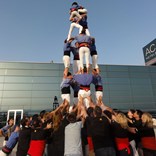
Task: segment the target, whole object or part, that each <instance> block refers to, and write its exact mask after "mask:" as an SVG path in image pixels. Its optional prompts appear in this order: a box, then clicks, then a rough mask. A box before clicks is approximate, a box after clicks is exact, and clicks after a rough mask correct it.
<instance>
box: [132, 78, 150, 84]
mask: <svg viewBox="0 0 156 156" xmlns="http://www.w3.org/2000/svg"><path fill="white" fill-rule="evenodd" d="M131 84H136V85H138V84H142V85H144V84H146V85H151V80H150V79H149V78H131Z"/></svg>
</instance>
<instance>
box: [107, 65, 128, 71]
mask: <svg viewBox="0 0 156 156" xmlns="http://www.w3.org/2000/svg"><path fill="white" fill-rule="evenodd" d="M107 71H128V66H122V65H108V66H107Z"/></svg>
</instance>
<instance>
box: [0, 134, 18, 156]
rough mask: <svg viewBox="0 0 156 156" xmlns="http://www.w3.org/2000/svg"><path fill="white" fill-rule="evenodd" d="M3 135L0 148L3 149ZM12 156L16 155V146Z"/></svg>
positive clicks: (0, 139)
mask: <svg viewBox="0 0 156 156" xmlns="http://www.w3.org/2000/svg"><path fill="white" fill-rule="evenodd" d="M3 140H4V138H3V137H0V149H2V146H3ZM11 156H16V147H15V148H14V150H13V151H12V155H11Z"/></svg>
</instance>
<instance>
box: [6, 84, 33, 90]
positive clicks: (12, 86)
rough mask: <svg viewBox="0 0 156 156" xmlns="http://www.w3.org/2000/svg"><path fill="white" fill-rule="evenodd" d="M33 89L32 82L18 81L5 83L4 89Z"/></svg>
mask: <svg viewBox="0 0 156 156" xmlns="http://www.w3.org/2000/svg"><path fill="white" fill-rule="evenodd" d="M31 89H32V84H22V83H21V84H18V83H15V84H12V83H10V84H8V83H5V84H4V90H5V91H6V90H16V91H21V90H25V91H26V90H29V91H31Z"/></svg>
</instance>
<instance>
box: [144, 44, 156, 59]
mask: <svg viewBox="0 0 156 156" xmlns="http://www.w3.org/2000/svg"><path fill="white" fill-rule="evenodd" d="M154 52H156V44H151V45H150V46H149V47H147V48H146V53H145V55H146V56H147V55H150V54H151V53H154Z"/></svg>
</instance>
